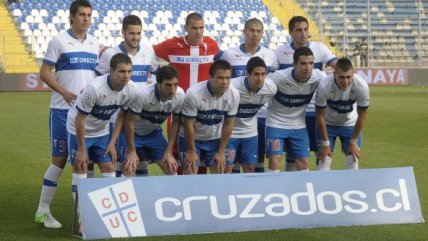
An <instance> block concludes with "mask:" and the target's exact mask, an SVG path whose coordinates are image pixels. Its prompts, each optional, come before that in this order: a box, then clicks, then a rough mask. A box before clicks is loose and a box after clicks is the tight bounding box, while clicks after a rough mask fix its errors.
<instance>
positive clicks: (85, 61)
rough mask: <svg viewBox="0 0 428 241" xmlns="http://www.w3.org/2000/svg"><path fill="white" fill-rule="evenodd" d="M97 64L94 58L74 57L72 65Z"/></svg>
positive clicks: (71, 60)
mask: <svg viewBox="0 0 428 241" xmlns="http://www.w3.org/2000/svg"><path fill="white" fill-rule="evenodd" d="M96 62H97V60H96V59H94V58H82V57H72V58H70V64H95V63H96Z"/></svg>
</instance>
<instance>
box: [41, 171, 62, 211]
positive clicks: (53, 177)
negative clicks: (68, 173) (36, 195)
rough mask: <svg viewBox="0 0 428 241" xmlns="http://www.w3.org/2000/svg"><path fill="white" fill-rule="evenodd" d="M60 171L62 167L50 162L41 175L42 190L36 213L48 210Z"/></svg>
mask: <svg viewBox="0 0 428 241" xmlns="http://www.w3.org/2000/svg"><path fill="white" fill-rule="evenodd" d="M62 171H63V169H61V168H59V167H57V166H55V165H54V164H52V163H51V164H50V165H49V167H48V169H47V170H46V172H45V175H44V176H43V185H42V191H41V193H40V200H39V207H38V208H37V212H38V213H39V212H42V211H48V210H49V206H50V204H51V202H52V199H53V197H54V195H55V191H56V187H57V182H58V179H59V177H60V176H61V173H62Z"/></svg>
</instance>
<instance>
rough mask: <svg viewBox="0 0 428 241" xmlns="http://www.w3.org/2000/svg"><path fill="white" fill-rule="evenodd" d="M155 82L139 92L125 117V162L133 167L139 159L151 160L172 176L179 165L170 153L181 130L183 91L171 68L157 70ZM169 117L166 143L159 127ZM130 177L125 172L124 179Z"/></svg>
mask: <svg viewBox="0 0 428 241" xmlns="http://www.w3.org/2000/svg"><path fill="white" fill-rule="evenodd" d="M156 82H157V83H156V84H151V85H149V86H148V87H147V90H145V91H143V92H141V91H140V93H139V94H138V97H137V98H135V99H134V100H133V102H132V103H131V105H130V107H129V109H130V112H129V113H128V114H127V115H126V119H125V133H126V140H127V143H128V154H127V161H128V162H129V161H131V162H134V163H135V162H138V159H141V158H143V157H147V158H149V159H150V160H154V161H155V162H156V163H157V164H158V165H159V167H160V168H161V169H162V171H163V173H164V174H166V175H174V174H176V172H177V167H178V163H177V160H176V159H175V158H174V156H173V155H172V149H173V147H174V144H175V141H176V140H177V137H178V131H179V130H180V126H181V109H182V107H183V102H184V91H183V89H182V88H180V87H178V75H177V72H176V71H175V70H174V68H172V67H171V66H163V67H161V68H160V69H159V71H158V73H157V76H156ZM171 113H173V115H174V117H173V120H172V124H171V131H170V133H169V137H168V143H167V142H166V140H165V138H164V137H163V134H162V128H161V125H162V123H163V122H164V121H165V120H166V119H167V117H168V116H169V115H170V114H171ZM134 124H135V127H134ZM134 132H135V133H134ZM137 156H138V157H137ZM124 171H126V170H124ZM132 174H133V173H128V172H125V175H127V176H129V175H132Z"/></svg>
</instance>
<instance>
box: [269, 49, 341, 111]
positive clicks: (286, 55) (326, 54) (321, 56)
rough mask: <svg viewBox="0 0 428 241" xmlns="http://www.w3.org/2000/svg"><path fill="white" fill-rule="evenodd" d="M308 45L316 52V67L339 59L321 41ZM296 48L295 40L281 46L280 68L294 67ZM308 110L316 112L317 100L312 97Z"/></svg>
mask: <svg viewBox="0 0 428 241" xmlns="http://www.w3.org/2000/svg"><path fill="white" fill-rule="evenodd" d="M308 47H309V48H310V49H311V50H312V53H313V54H314V68H315V69H319V70H322V69H323V64H330V63H331V62H333V61H335V60H336V59H337V56H336V55H334V54H333V53H332V52H331V51H330V49H328V48H327V46H325V45H324V44H323V43H320V42H311V41H309V42H308ZM295 50H296V48H295V47H294V44H293V42H291V43H287V44H284V45H281V46H279V47H278V48H277V49H276V51H275V53H276V55H277V56H278V62H279V68H280V69H287V68H292V67H293V54H294V51H295ZM306 112H315V100H314V99H312V100H311V102H310V103H309V105H308V107H307V108H306Z"/></svg>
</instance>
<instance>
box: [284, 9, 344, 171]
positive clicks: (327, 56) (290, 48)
mask: <svg viewBox="0 0 428 241" xmlns="http://www.w3.org/2000/svg"><path fill="white" fill-rule="evenodd" d="M288 31H289V33H290V36H291V39H292V41H291V43H287V44H285V45H282V46H279V47H278V49H277V50H276V55H277V56H278V61H279V68H280V69H286V68H290V67H293V53H294V51H295V50H296V49H297V48H299V47H308V48H310V49H311V50H312V52H313V53H314V68H315V69H319V70H322V69H323V65H324V64H327V65H329V66H331V67H334V66H335V64H336V62H337V57H336V56H335V55H333V54H332V52H331V51H330V50H329V49H328V47H327V46H325V45H324V44H323V43H321V42H313V41H309V23H308V20H307V19H306V18H305V17H302V16H294V17H292V18H291V19H290V21H289V22H288ZM305 119H306V126H307V129H308V133H309V141H310V142H309V143H310V149H311V151H316V141H315V105H314V99H312V100H311V102H310V103H309V105H308V108H307V109H306V117H305ZM285 168H286V170H287V171H294V170H296V167H295V165H294V158H293V156H291V155H290V153H287V158H286V164H285Z"/></svg>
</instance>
